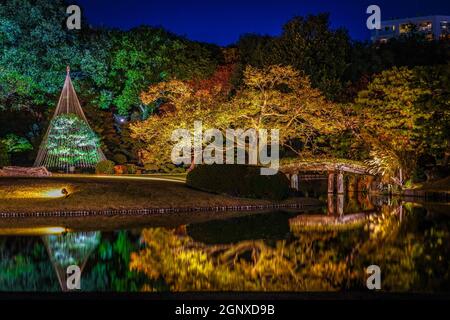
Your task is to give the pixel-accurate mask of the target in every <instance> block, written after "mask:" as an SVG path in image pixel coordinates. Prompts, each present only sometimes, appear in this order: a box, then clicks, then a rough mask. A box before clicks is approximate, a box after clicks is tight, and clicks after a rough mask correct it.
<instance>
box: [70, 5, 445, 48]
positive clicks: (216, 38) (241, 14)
mask: <svg viewBox="0 0 450 320" xmlns="http://www.w3.org/2000/svg"><path fill="white" fill-rule="evenodd" d="M78 3H80V4H81V5H82V7H83V9H84V11H83V15H84V18H87V19H88V21H89V22H90V23H91V24H92V25H94V26H100V25H102V26H108V27H117V28H121V29H129V28H132V27H135V26H138V25H141V24H147V25H152V26H163V27H165V28H166V29H168V30H170V31H172V32H175V33H177V34H180V35H185V36H187V37H188V38H190V39H192V40H198V41H205V42H211V43H216V44H219V45H228V44H231V43H233V42H235V41H236V40H238V38H239V35H241V34H244V33H260V34H270V35H278V34H280V32H281V27H282V25H283V24H284V23H285V22H286V21H287V20H289V19H290V18H292V17H293V16H295V15H307V14H316V13H320V12H329V13H330V20H331V25H332V27H344V28H346V29H348V30H349V33H350V35H351V37H352V38H354V39H359V40H364V39H368V37H369V31H368V30H367V29H366V19H367V17H368V15H367V14H366V8H367V6H369V5H370V4H377V5H379V6H380V7H381V15H382V19H388V18H395V17H411V16H417V15H428V14H443V15H450V1H448V0H409V1H406V0H368V1H366V0H226V1H222V0H78Z"/></svg>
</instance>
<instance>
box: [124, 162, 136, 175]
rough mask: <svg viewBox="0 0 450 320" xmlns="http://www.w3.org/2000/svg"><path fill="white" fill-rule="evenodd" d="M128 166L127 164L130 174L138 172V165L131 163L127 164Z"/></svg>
mask: <svg viewBox="0 0 450 320" xmlns="http://www.w3.org/2000/svg"><path fill="white" fill-rule="evenodd" d="M126 166H127V172H128V173H129V174H136V172H137V170H138V167H137V165H135V164H132V163H130V164H127V165H126Z"/></svg>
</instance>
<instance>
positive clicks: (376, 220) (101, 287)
mask: <svg viewBox="0 0 450 320" xmlns="http://www.w3.org/2000/svg"><path fill="white" fill-rule="evenodd" d="M448 208H449V207H448V206H446V205H445V204H432V205H431V204H430V205H427V204H425V205H423V204H421V205H419V204H415V203H412V202H404V201H401V200H400V199H387V198H369V197H357V198H355V199H346V202H345V203H343V202H342V199H339V198H331V199H328V204H327V205H324V206H323V208H320V209H314V210H312V211H311V210H310V211H307V210H286V211H273V212H259V213H241V214H232V215H230V216H229V217H221V218H220V219H219V218H218V219H215V218H214V217H212V218H210V219H206V220H201V219H200V220H197V221H194V222H192V223H188V222H186V221H183V223H180V224H178V225H177V224H173V225H171V226H164V225H163V224H161V223H154V222H151V220H147V221H146V222H145V223H143V224H142V223H141V224H140V226H136V224H131V225H126V226H125V227H118V226H117V225H116V226H115V227H114V228H113V230H105V228H102V229H100V228H98V229H96V228H95V227H90V228H89V227H86V226H83V227H82V228H81V227H80V228H79V230H77V228H76V227H75V228H71V229H70V230H66V228H64V227H55V226H53V227H51V226H47V227H42V226H40V227H33V228H31V227H30V228H26V227H24V226H21V227H19V228H4V227H1V228H0V234H1V235H0V257H1V261H0V291H1V292H10V291H19V292H36V291H39V292H61V291H66V290H68V289H70V288H68V280H70V279H72V278H71V275H72V272H68V267H69V266H73V265H75V266H78V268H79V269H80V272H81V277H80V290H81V291H87V292H88V291H108V292H141V291H148V292H155V291H156V292H167V291H171V292H179V291H283V292H307V291H336V290H345V291H355V292H356V291H362V290H367V288H366V280H367V277H368V274H367V273H366V269H367V267H369V266H371V265H377V266H379V268H380V270H381V286H382V288H381V290H382V291H386V292H436V293H448V292H450V264H449V257H450V215H449V210H448ZM210 215H211V214H210ZM138 222H139V221H138ZM91 225H95V224H91ZM137 225H139V223H137ZM69 278H70V279H69Z"/></svg>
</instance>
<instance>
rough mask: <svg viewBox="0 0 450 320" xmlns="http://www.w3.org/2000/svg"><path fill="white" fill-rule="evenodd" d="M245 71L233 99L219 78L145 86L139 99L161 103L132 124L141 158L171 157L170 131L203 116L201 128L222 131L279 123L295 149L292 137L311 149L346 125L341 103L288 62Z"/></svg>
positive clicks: (287, 143)
mask: <svg viewBox="0 0 450 320" xmlns="http://www.w3.org/2000/svg"><path fill="white" fill-rule="evenodd" d="M244 75H245V77H244V84H243V86H242V87H241V88H240V90H239V91H238V92H237V94H236V95H235V96H234V97H232V98H231V99H230V98H229V97H228V95H227V90H226V91H223V90H219V88H223V84H222V85H219V86H214V85H213V86H211V85H209V86H208V89H205V88H204V87H202V86H200V89H198V90H196V89H195V88H193V87H192V85H190V84H189V83H186V82H183V81H179V80H172V81H167V82H162V83H159V84H157V85H154V86H151V87H150V88H149V89H148V90H146V91H144V92H143V93H142V94H141V100H142V101H143V103H146V104H148V103H155V102H159V103H160V107H159V109H158V110H157V112H156V115H153V116H152V117H150V118H149V119H148V120H146V121H143V122H137V123H133V124H131V126H130V128H131V131H132V137H134V138H136V139H138V140H139V141H140V142H141V146H142V151H141V154H142V160H143V161H144V163H153V164H158V161H160V162H163V163H164V162H170V152H171V147H170V146H171V145H172V144H173V143H174V142H172V141H171V133H172V131H173V130H175V129H179V128H187V129H191V128H193V126H194V121H202V123H203V128H204V129H205V130H206V129H209V128H217V129H219V130H222V131H223V132H224V130H225V129H226V128H242V129H244V130H246V129H256V130H258V129H268V130H270V129H279V130H280V143H281V144H283V145H285V146H286V147H289V148H291V149H293V150H294V151H296V152H299V150H296V149H294V148H293V147H292V146H291V143H290V142H291V141H292V140H293V139H300V140H301V141H302V142H303V144H304V146H305V148H304V149H314V142H315V141H314V138H315V137H317V136H318V135H319V134H332V133H335V132H338V131H339V130H341V129H342V128H343V127H344V125H345V122H344V121H343V117H342V113H341V111H340V109H339V107H338V106H336V105H335V104H333V103H330V102H328V101H327V100H326V99H325V98H324V97H323V96H322V95H321V93H320V91H318V90H317V89H314V88H312V87H311V85H310V83H309V79H308V77H306V76H304V75H302V74H301V73H299V72H297V71H296V70H294V69H293V68H292V67H283V66H271V67H268V68H265V69H256V68H253V67H247V69H246V71H245V73H244ZM213 83H214V82H213ZM303 151H304V150H303Z"/></svg>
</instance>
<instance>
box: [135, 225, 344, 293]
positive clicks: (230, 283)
mask: <svg viewBox="0 0 450 320" xmlns="http://www.w3.org/2000/svg"><path fill="white" fill-rule="evenodd" d="M142 235H143V238H144V242H145V243H146V245H147V247H146V249H144V250H142V251H140V252H139V253H137V254H132V259H131V264H130V267H131V269H132V270H136V271H140V272H143V273H145V274H146V275H147V276H148V277H149V278H150V279H152V280H158V279H161V278H162V279H164V281H165V282H166V284H167V285H168V286H169V288H170V290H172V291H198V290H208V291H214V290H252V291H304V290H333V289H337V288H338V287H339V285H340V284H341V282H342V281H343V279H344V278H345V277H348V276H351V275H349V274H348V272H347V270H346V264H345V261H335V259H333V257H334V256H335V252H333V250H327V249H323V248H320V250H318V248H315V246H314V244H313V243H312V242H314V241H315V239H306V238H305V239H302V241H296V242H293V243H289V244H288V243H287V242H286V241H279V242H277V244H276V246H275V247H272V246H269V245H267V244H266V243H264V242H263V241H242V242H239V243H237V244H233V245H213V246H206V245H203V244H200V243H197V242H194V241H193V239H191V238H190V237H187V236H183V237H180V236H177V235H175V234H174V233H173V231H168V230H165V229H146V230H144V231H143V233H142ZM144 289H147V290H152V289H153V288H152V287H151V286H146V287H145V288H144Z"/></svg>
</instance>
